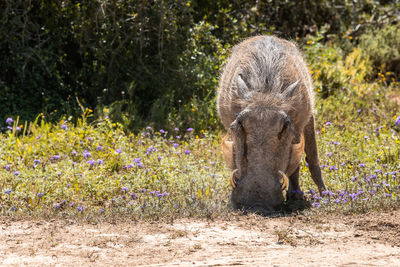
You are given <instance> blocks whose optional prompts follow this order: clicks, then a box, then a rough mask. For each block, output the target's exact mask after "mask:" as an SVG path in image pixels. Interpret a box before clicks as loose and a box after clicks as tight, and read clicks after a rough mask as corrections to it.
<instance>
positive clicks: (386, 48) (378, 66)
mask: <svg viewBox="0 0 400 267" xmlns="http://www.w3.org/2000/svg"><path fill="white" fill-rule="evenodd" d="M360 47H361V49H362V50H364V51H365V54H366V57H369V59H370V60H371V61H372V62H373V64H374V66H375V70H376V71H377V72H380V73H381V75H382V73H388V74H389V77H387V78H389V81H390V80H391V78H393V80H395V79H396V80H400V23H397V24H394V25H387V26H385V27H383V28H382V29H376V30H374V31H373V32H372V33H370V34H364V35H362V36H361V37H360ZM375 74H378V73H375Z"/></svg>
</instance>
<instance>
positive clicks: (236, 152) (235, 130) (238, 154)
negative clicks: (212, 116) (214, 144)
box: [230, 111, 247, 177]
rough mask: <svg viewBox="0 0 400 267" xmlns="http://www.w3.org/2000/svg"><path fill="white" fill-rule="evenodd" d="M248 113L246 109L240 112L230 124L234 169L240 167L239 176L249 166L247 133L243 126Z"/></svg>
mask: <svg viewBox="0 0 400 267" xmlns="http://www.w3.org/2000/svg"><path fill="white" fill-rule="evenodd" d="M246 113H247V112H246V111H242V112H241V113H239V115H237V117H236V120H235V121H233V122H232V124H231V126H230V130H231V134H232V139H233V156H234V158H233V169H238V173H237V176H239V177H241V176H242V175H243V173H244V172H245V171H246V167H247V159H246V133H245V130H244V127H243V122H244V120H245V117H246Z"/></svg>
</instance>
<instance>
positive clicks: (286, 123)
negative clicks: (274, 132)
mask: <svg viewBox="0 0 400 267" xmlns="http://www.w3.org/2000/svg"><path fill="white" fill-rule="evenodd" d="M289 126H290V120H289V119H288V118H285V121H284V122H283V126H282V129H281V131H280V132H279V134H278V139H279V140H280V139H281V138H282V135H283V133H284V132H285V131H286V130H287V129H288V128H289Z"/></svg>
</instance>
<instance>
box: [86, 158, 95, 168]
mask: <svg viewBox="0 0 400 267" xmlns="http://www.w3.org/2000/svg"><path fill="white" fill-rule="evenodd" d="M87 164H89V165H90V166H91V167H93V166H94V160H92V159H91V160H88V161H87Z"/></svg>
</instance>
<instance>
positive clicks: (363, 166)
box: [358, 163, 367, 168]
mask: <svg viewBox="0 0 400 267" xmlns="http://www.w3.org/2000/svg"><path fill="white" fill-rule="evenodd" d="M358 166H359V167H360V168H365V166H367V165H366V164H365V163H360V165H358Z"/></svg>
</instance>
